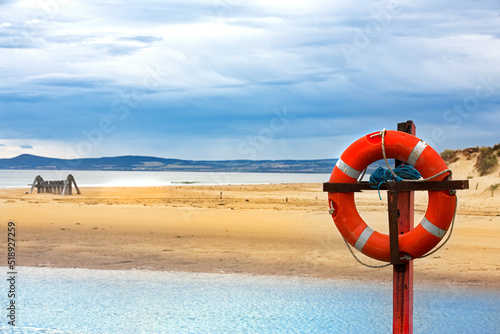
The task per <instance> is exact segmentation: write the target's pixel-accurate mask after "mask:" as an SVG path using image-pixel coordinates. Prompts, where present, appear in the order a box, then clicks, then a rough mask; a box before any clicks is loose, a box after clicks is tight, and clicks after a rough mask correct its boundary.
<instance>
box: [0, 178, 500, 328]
mask: <svg viewBox="0 0 500 334" xmlns="http://www.w3.org/2000/svg"><path fill="white" fill-rule="evenodd" d="M68 174H72V175H73V176H74V177H75V179H76V181H77V183H78V185H79V186H81V187H86V186H88V187H90V186H94V187H95V186H101V187H107V186H109V187H114V186H128V187H131V186H171V185H185V186H190V185H193V184H194V185H197V184H198V185H201V184H203V185H205V184H206V185H209V184H214V185H217V184H220V185H223V184H272V183H309V182H327V181H328V178H329V175H327V174H276V173H186V172H135V171H134V172H115V171H103V172H101V171H40V170H33V171H28V170H23V171H11V170H8V171H5V170H3V171H0V187H2V188H18V187H26V188H28V184H30V183H32V182H33V179H34V178H35V176H36V175H41V176H42V177H43V178H44V179H46V180H55V179H65V178H66V176H67V175H68ZM0 214H1V212H0ZM4 218H6V217H4ZM0 245H4V246H3V247H4V250H3V251H4V252H5V253H6V252H7V245H6V243H4V242H0ZM18 247H19V248H20V247H22V239H21V243H20V244H19V245H18ZM0 251H2V250H0ZM0 258H2V257H1V256H0ZM11 272H12V270H11V269H9V268H7V267H0V277H2V279H1V280H0V282H3V283H0V303H1V304H0V310H2V311H0V312H3V314H1V313H0V314H1V315H2V316H1V317H0V333H14V334H15V333H34V334H42V333H43V334H45V333H64V334H69V333H72V334H73V333H74V334H78V333H81V334H87V333H110V334H114V333H123V334H127V333H131V334H132V333H133V334H136V333H175V334H177V333H179V334H184V333H192V334H198V333H199V334H203V333H207V334H208V333H213V334H223V333H266V334H268V333H353V334H358V333H391V332H392V283H391V277H388V281H387V282H365V281H363V282H361V281H349V280H339V279H335V280H334V279H315V278H305V277H280V276H252V275H243V274H226V273H222V272H220V273H185V272H156V271H148V270H91V269H80V268H72V269H60V268H45V267H16V268H15V272H14V274H12V273H11ZM13 276H14V279H12V277H13ZM414 290H415V291H414V306H413V327H414V333H415V334H418V333H422V334H427V333H439V334H445V333H450V334H451V333H453V334H456V333H478V334H490V333H491V334H498V333H500V316H499V315H500V290H492V289H485V288H478V287H471V286H466V285H450V284H446V282H442V284H434V285H429V284H421V285H419V284H416V285H415V289H414ZM12 291H13V293H14V295H15V296H12ZM12 301H14V305H15V310H14V311H12V306H11V305H12ZM9 308H11V309H10V310H9ZM12 312H13V313H14V323H12V317H9V316H12ZM9 322H11V323H10V324H9ZM12 324H15V326H13V325H12Z"/></svg>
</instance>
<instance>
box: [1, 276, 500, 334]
mask: <svg viewBox="0 0 500 334" xmlns="http://www.w3.org/2000/svg"><path fill="white" fill-rule="evenodd" d="M0 270H3V272H4V273H7V268H5V267H3V268H2V267H0ZM5 276H6V274H5ZM3 281H4V285H5V287H4V291H5V293H2V296H3V297H2V304H3V305H7V302H8V300H7V296H6V295H7V289H8V286H7V282H6V280H3ZM0 289H1V286H0ZM16 289H17V291H18V293H19V295H18V299H17V301H16V304H17V305H18V309H17V313H16V317H17V320H16V323H17V326H16V329H15V330H14V329H13V328H12V327H11V326H9V325H7V321H6V320H5V319H6V317H5V316H3V317H2V318H3V319H4V320H3V321H2V323H1V324H0V330H1V332H2V333H134V334H135V333H356V334H357V333H390V332H391V328H392V285H391V283H390V282H388V283H366V282H350V281H342V280H319V279H307V278H287V277H267V276H248V275H233V274H193V273H180V272H148V271H108V270H87V269H53V268H27V267H23V268H19V269H18V275H17V282H16ZM414 299H415V303H414V333H416V334H418V333H453V334H455V333H482V334H488V333H500V320H499V318H498V316H499V314H500V304H499V303H500V302H499V300H500V292H499V291H496V290H492V291H491V290H479V289H473V288H467V287H457V286H420V287H416V289H415V296H414ZM2 309H3V310H4V313H5V314H6V312H7V311H6V307H2Z"/></svg>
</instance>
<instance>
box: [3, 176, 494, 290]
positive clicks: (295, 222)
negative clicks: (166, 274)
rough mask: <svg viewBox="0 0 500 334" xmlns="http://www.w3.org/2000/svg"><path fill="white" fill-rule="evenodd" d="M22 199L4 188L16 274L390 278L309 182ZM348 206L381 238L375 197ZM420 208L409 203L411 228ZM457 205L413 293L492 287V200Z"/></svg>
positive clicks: (90, 191) (477, 197)
mask: <svg viewBox="0 0 500 334" xmlns="http://www.w3.org/2000/svg"><path fill="white" fill-rule="evenodd" d="M26 191H27V189H26V188H23V189H0V205H1V207H0V208H1V210H2V212H3V213H4V220H5V224H6V221H7V220H13V221H15V222H16V226H17V231H18V233H19V234H18V235H19V236H18V247H17V248H18V255H17V256H18V265H19V266H31V267H60V268H75V267H78V268H87V269H110V270H114V269H118V270H130V269H139V270H159V271H182V272H204V273H236V274H250V275H274V276H298V277H312V278H326V279H343V280H344V279H346V280H361V281H367V280H370V281H391V280H392V268H391V267H387V268H383V269H371V268H366V267H364V266H362V265H360V264H358V263H357V262H356V261H355V260H354V259H353V258H352V256H351V254H350V253H349V251H348V250H347V249H346V246H345V244H344V242H343V240H342V238H341V237H340V234H339V233H338V231H337V229H336V227H335V225H334V224H333V222H332V219H331V217H330V216H329V215H328V213H327V203H326V202H327V201H326V194H325V193H323V191H322V185H321V184H317V183H313V184H274V185H228V186H198V185H189V186H187V187H186V186H168V187H142V188H138V187H134V188H82V195H74V196H61V195H52V194H32V195H27V194H26ZM221 196H222V198H221ZM356 199H357V206H358V209H359V211H360V213H361V215H362V217H363V218H364V219H365V220H366V221H367V222H368V224H369V225H370V226H371V227H372V228H374V229H376V230H379V231H380V232H384V231H386V230H387V227H386V225H387V212H386V201H385V200H384V201H379V199H378V195H377V194H376V193H374V192H364V193H361V194H359V195H356ZM426 200H427V199H426V194H425V193H424V194H421V193H419V194H417V196H416V217H415V222H416V223H418V222H419V221H420V218H421V216H423V213H424V210H425V207H426ZM459 200H460V202H459V209H458V215H457V218H456V223H455V230H454V233H453V235H452V237H451V239H450V241H449V242H448V244H447V245H445V247H443V248H442V249H441V250H440V251H438V252H437V253H435V254H434V255H432V256H430V257H428V258H426V259H419V260H416V261H415V262H414V270H415V274H414V275H415V284H416V285H418V284H426V283H429V284H460V285H462V284H463V285H469V286H479V287H485V288H493V289H498V288H500V264H499V263H498V261H497V259H498V256H497V254H498V251H499V248H500V245H499V243H498V240H499V238H500V209H499V205H498V204H499V203H498V202H499V201H498V197H489V194H488V192H487V191H482V190H481V189H479V190H477V191H476V190H467V191H462V192H459ZM357 255H358V256H359V257H360V258H362V259H363V260H364V261H366V262H368V263H370V264H382V263H381V262H378V261H374V260H371V259H367V258H366V257H364V256H363V255H361V254H359V252H358V253H357Z"/></svg>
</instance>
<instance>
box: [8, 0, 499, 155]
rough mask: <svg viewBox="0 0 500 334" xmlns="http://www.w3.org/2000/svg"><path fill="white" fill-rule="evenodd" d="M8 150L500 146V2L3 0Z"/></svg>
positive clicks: (275, 151)
mask: <svg viewBox="0 0 500 334" xmlns="http://www.w3.org/2000/svg"><path fill="white" fill-rule="evenodd" d="M0 76H1V80H0V158H10V157H14V156H17V155H20V154H35V155H43V156H48V157H57V158H86V157H102V156H119V155H149V156H157V157H163V158H179V159H190V160H222V159H325V158H337V157H339V156H340V154H341V153H342V152H343V151H344V149H345V148H346V147H347V146H349V145H350V144H351V143H352V142H354V141H355V140H356V139H358V138H360V137H362V136H364V135H366V134H368V133H371V132H375V131H379V130H381V129H383V128H387V129H395V128H396V124H397V123H398V122H404V121H406V120H413V121H414V122H415V124H416V127H417V136H418V137H419V138H422V139H423V140H424V141H426V142H427V143H429V144H430V145H431V146H432V147H433V148H434V149H436V150H437V151H438V152H441V151H443V150H444V149H463V148H467V147H475V146H492V145H494V144H497V143H499V142H500V135H499V130H498V129H499V128H500V2H498V1H497V0H494V1H493V0H491V1H490V0H482V1H474V2H471V1H464V0H458V1H451V0H450V1H427V0H423V1H415V0H413V1H406V0H391V1H370V2H366V1H359V0H341V1H336V0H325V1H323V0H309V1H298V0H287V1H281V0H265V1H264V0H197V1H193V0H167V1H156V0H145V1H144V0H143V1H135V0H132V1H112V0H109V1H96V0H88V1H77V0H36V1H29V0H25V1H9V0H7V1H2V0H0Z"/></svg>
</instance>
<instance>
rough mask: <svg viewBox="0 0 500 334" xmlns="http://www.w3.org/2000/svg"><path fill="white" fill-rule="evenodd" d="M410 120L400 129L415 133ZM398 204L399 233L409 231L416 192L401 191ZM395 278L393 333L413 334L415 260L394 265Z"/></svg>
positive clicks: (400, 125)
mask: <svg viewBox="0 0 500 334" xmlns="http://www.w3.org/2000/svg"><path fill="white" fill-rule="evenodd" d="M409 122H410V121H409ZM409 122H407V123H400V124H398V130H399V131H404V132H408V133H410V134H412V135H415V134H416V129H415V124H413V122H411V124H410V123H409ZM405 127H406V129H405ZM396 163H398V162H396ZM397 206H398V210H399V217H398V227H399V233H404V232H408V231H410V230H411V229H413V227H414V221H413V213H414V192H413V191H410V192H399V193H398V195H397ZM393 280H394V282H393V321H392V323H393V333H394V334H396V333H397V334H402V333H405V334H412V333H413V261H407V262H405V263H404V264H402V265H400V266H399V267H398V266H393Z"/></svg>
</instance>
